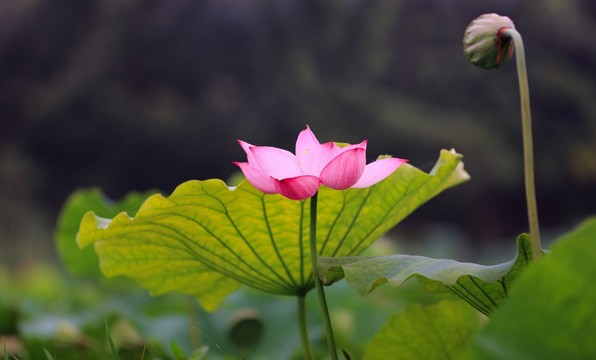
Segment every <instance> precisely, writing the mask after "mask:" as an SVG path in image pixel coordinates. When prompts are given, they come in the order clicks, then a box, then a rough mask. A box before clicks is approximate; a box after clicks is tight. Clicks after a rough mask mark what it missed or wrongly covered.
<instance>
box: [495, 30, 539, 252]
mask: <svg viewBox="0 0 596 360" xmlns="http://www.w3.org/2000/svg"><path fill="white" fill-rule="evenodd" d="M504 35H505V36H508V37H510V38H512V39H513V43H514V44H515V59H516V62H517V76H518V79H519V92H520V100H521V115H522V132H523V142H524V171H525V181H526V203H527V206H528V220H529V223H530V240H531V242H532V256H533V257H534V259H536V260H538V259H540V258H542V246H541V245H540V229H539V227H538V208H537V206H536V188H535V186H534V153H533V149H532V116H531V113H530V90H529V88H528V74H527V72H526V56H525V52H524V42H523V40H522V37H521V35H520V34H519V32H517V30H515V29H506V30H504Z"/></svg>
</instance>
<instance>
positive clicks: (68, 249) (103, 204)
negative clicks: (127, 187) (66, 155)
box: [54, 189, 156, 275]
mask: <svg viewBox="0 0 596 360" xmlns="http://www.w3.org/2000/svg"><path fill="white" fill-rule="evenodd" d="M155 193H156V191H149V192H146V193H136V192H133V193H130V194H127V195H126V196H125V197H124V198H123V199H122V200H120V201H118V202H114V201H112V200H110V199H108V198H107V197H106V196H105V195H104V194H103V193H102V191H101V190H99V189H81V190H77V191H75V192H74V193H73V194H72V195H71V196H70V197H69V198H68V200H66V203H65V204H64V206H63V207H62V210H61V211H60V217H59V218H58V223H57V225H56V231H55V234H54V238H55V245H56V251H57V253H58V256H59V257H60V259H61V260H62V263H63V264H64V267H65V268H66V270H67V271H68V272H69V273H70V274H71V275H100V274H101V272H100V270H99V259H98V258H97V255H96V254H95V251H93V248H91V247H89V248H86V249H83V250H81V249H79V248H78V247H77V244H76V242H75V239H76V237H77V232H78V231H79V226H80V223H81V219H82V218H83V215H85V213H86V212H88V211H89V210H93V211H95V213H96V214H97V215H98V216H102V217H113V216H116V215H118V214H119V213H121V212H123V211H126V213H128V214H129V215H130V216H134V215H135V214H136V213H137V210H138V209H139V207H140V206H141V204H142V203H143V201H145V199H147V198H148V197H149V196H150V195H152V194H155Z"/></svg>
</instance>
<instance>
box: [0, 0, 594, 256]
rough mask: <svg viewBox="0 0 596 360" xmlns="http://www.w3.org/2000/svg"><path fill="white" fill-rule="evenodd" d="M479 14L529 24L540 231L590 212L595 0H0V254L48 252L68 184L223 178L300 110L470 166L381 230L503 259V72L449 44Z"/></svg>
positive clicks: (506, 165)
mask: <svg viewBox="0 0 596 360" xmlns="http://www.w3.org/2000/svg"><path fill="white" fill-rule="evenodd" d="M486 12H497V13H499V14H501V15H506V16H509V17H510V18H511V19H512V20H513V21H514V22H515V24H516V27H517V29H518V30H519V31H520V32H521V34H522V35H523V37H524V41H525V45H526V55H527V61H528V66H529V70H528V71H529V76H530V90H531V96H532V108H533V122H534V123H533V125H534V136H535V138H534V142H535V144H534V145H535V157H536V171H537V174H536V181H537V196H538V206H539V215H540V220H541V226H542V230H543V233H544V237H545V238H546V240H547V241H548V239H549V238H552V237H554V236H555V235H556V234H558V233H560V232H562V231H565V230H568V229H569V228H570V227H571V226H572V225H575V224H576V223H578V222H579V221H580V220H581V219H582V218H583V217H585V216H586V215H588V214H590V213H594V210H595V207H594V204H595V201H596V82H595V81H594V80H595V79H596V43H595V42H594V34H596V2H593V1H589V0H567V1H558V0H542V1H531V2H530V1H521V0H502V1H481V2H480V1H465V0H419V1H395V0H375V1H366V0H325V1H320V0H241V1H240V0H201V1H197V0H178V1H156V0H145V1H141V0H121V1H111V0H86V1H79V0H52V1H43V0H27V1H23V0H1V1H0V204H1V206H0V261H1V263H2V264H4V265H7V266H17V265H19V264H21V263H23V262H26V261H27V260H30V259H39V260H44V261H53V260H54V259H55V257H56V256H55V254H54V245H53V231H54V227H55V223H56V218H57V216H58V214H59V210H60V208H61V206H62V205H63V204H64V202H65V201H66V199H67V198H68V196H69V195H70V194H71V193H72V192H73V191H75V190H76V189H78V188H81V187H99V188H101V189H103V191H104V192H105V193H106V194H107V195H108V196H109V197H110V198H113V199H119V198H121V197H123V196H124V195H125V194H126V193H127V192H129V191H133V190H135V191H146V190H149V189H159V190H160V191H161V192H162V193H164V194H168V193H170V192H171V191H173V189H174V188H175V187H176V186H177V185H178V184H180V183H182V182H184V181H186V180H190V179H208V178H221V179H228V178H229V177H230V176H231V175H232V174H233V173H234V172H235V171H236V170H237V168H236V167H235V166H234V165H233V164H232V162H233V161H243V160H244V159H245V154H244V152H243V151H242V149H241V148H240V146H239V145H238V144H237V143H236V139H243V140H245V141H248V142H250V143H253V144H257V145H273V146H278V147H283V148H288V149H292V148H293V145H294V142H295V139H296V136H297V134H298V132H299V131H301V130H302V129H304V128H305V125H306V124H309V125H310V126H311V128H312V129H313V131H314V132H315V133H316V134H317V136H318V138H319V140H321V141H322V142H326V141H330V140H336V141H343V142H359V141H361V140H363V139H368V140H369V147H368V156H369V159H368V160H369V161H372V160H374V158H376V156H377V155H379V154H392V155H394V156H396V157H402V158H407V159H409V160H410V163H411V164H412V165H414V166H416V167H419V168H421V169H422V170H424V171H429V170H430V169H431V168H432V166H433V164H434V162H435V161H436V159H437V158H438V156H439V151H440V149H442V148H447V149H449V148H455V149H456V150H457V151H458V152H460V153H461V154H463V155H464V161H465V165H466V169H467V171H468V172H469V173H470V174H471V176H472V180H471V181H469V182H467V183H465V184H463V185H460V186H457V187H456V188H453V189H450V190H448V191H446V192H445V193H443V194H441V195H439V196H438V197H437V198H436V199H433V200H432V201H431V202H429V203H428V204H426V205H424V206H423V207H422V208H420V209H419V210H417V211H416V212H415V213H414V214H412V215H411V216H410V217H409V218H408V219H406V220H405V221H404V222H403V223H402V224H400V225H399V226H398V227H397V228H396V229H395V230H394V231H393V232H392V233H391V236H392V237H393V238H395V239H397V241H399V242H400V244H402V248H406V249H407V250H409V251H414V252H418V253H420V254H423V255H429V256H433V255H436V254H433V253H429V252H428V251H427V252H425V251H424V250H421V249H419V248H417V247H416V245H417V244H428V243H429V242H430V243H433V244H435V247H434V248H439V249H440V248H441V246H442V245H441V244H456V245H454V249H455V255H453V256H454V257H455V258H459V259H462V260H473V258H474V257H475V256H478V254H480V253H481V252H482V251H483V249H488V248H490V247H491V246H494V245H495V244H503V243H504V242H510V243H511V245H509V247H507V249H510V250H511V251H509V252H508V253H507V258H511V255H512V254H513V252H514V245H513V241H514V238H515V237H516V236H517V235H518V234H519V233H521V232H524V231H527V225H526V224H527V218H526V209H525V197H524V187H523V164H522V156H521V151H522V143H521V120H520V115H519V99H518V84H517V74H516V69H515V65H514V62H513V61H512V62H510V63H508V64H506V65H505V66H504V67H503V68H502V69H499V70H491V71H485V70H481V69H479V68H475V67H474V66H472V65H471V64H469V63H468V61H467V60H466V59H465V57H464V56H463V51H462V37H463V33H464V31H465V28H466V26H467V25H468V24H469V23H470V21H471V20H472V19H474V18H475V17H477V16H478V15H480V14H482V13H486ZM408 247H410V248H408Z"/></svg>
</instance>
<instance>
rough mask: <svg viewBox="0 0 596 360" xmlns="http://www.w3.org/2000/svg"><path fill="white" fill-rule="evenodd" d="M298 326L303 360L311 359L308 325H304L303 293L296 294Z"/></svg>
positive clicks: (304, 307)
mask: <svg viewBox="0 0 596 360" xmlns="http://www.w3.org/2000/svg"><path fill="white" fill-rule="evenodd" d="M298 326H299V327H300V341H301V342H302V351H303V352H304V359H305V360H313V359H314V357H313V354H312V349H311V347H310V341H309V340H308V327H307V326H306V304H305V295H298Z"/></svg>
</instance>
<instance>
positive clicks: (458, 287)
mask: <svg viewBox="0 0 596 360" xmlns="http://www.w3.org/2000/svg"><path fill="white" fill-rule="evenodd" d="M517 248H518V251H517V254H516V255H515V257H514V258H513V259H512V260H510V261H508V262H505V263H502V264H498V265H493V266H484V265H478V264H473V263H462V262H457V261H454V260H450V259H431V258H428V257H424V256H412V255H390V256H377V257H357V256H355V257H343V258H330V257H321V258H319V276H320V277H321V279H322V281H323V282H324V283H325V284H331V283H333V282H335V281H338V280H340V279H342V278H343V277H344V276H345V278H346V281H347V282H348V283H349V284H351V285H353V286H354V287H356V289H358V291H359V292H360V294H361V295H367V294H368V293H370V292H371V291H373V290H374V289H375V288H376V287H378V286H379V285H382V284H384V283H386V282H389V284H391V285H392V286H400V285H401V284H402V283H403V282H404V281H406V280H407V279H409V278H411V277H418V278H420V279H421V281H422V282H423V284H424V286H425V288H427V289H429V290H431V289H432V291H436V290H437V289H440V288H441V287H442V286H446V287H447V288H449V289H450V290H451V291H453V292H454V293H455V294H457V295H458V296H459V297H461V298H462V299H463V300H465V301H466V302H468V303H469V304H470V305H472V306H473V307H474V308H476V309H477V310H478V311H480V312H482V313H484V314H485V315H490V314H491V313H492V312H493V311H494V310H495V309H496V308H497V306H499V305H500V304H502V303H503V302H504V301H505V300H506V298H507V291H508V288H509V286H510V284H511V283H512V282H513V280H514V279H515V278H516V277H517V276H518V275H519V273H520V272H521V271H523V270H524V269H525V268H526V267H527V266H528V264H529V262H530V260H531V259H532V253H531V246H530V239H529V237H528V236H527V235H526V234H524V235H521V236H520V237H519V238H518V239H517Z"/></svg>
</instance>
